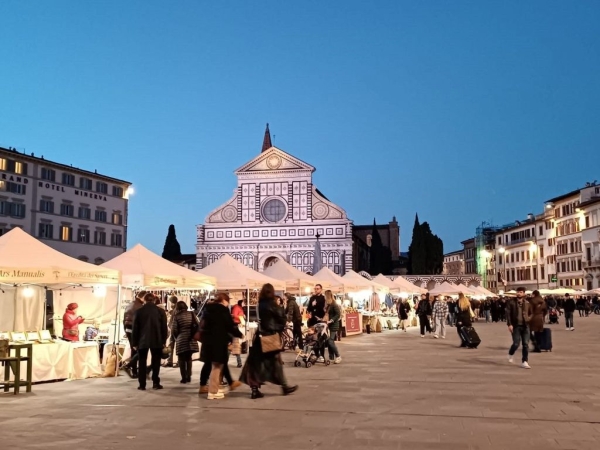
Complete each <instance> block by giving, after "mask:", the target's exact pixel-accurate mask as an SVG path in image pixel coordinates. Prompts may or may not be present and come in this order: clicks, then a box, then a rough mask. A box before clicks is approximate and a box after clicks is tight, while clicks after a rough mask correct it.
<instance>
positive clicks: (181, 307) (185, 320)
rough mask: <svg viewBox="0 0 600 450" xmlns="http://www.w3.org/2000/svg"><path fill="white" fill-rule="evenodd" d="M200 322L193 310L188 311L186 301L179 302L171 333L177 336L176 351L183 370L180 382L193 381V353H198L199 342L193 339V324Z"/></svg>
mask: <svg viewBox="0 0 600 450" xmlns="http://www.w3.org/2000/svg"><path fill="white" fill-rule="evenodd" d="M197 323H198V319H196V315H195V314H194V312H193V311H188V306H187V305H186V303H185V302H182V301H179V302H177V307H176V308H175V313H174V316H173V326H172V328H171V333H172V334H173V337H174V338H175V351H176V352H177V360H178V362H179V372H181V381H180V383H182V384H184V383H191V382H192V355H193V354H194V353H198V352H199V351H200V350H199V348H198V342H196V341H195V340H194V339H192V326H194V324H197Z"/></svg>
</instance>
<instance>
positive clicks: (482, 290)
mask: <svg viewBox="0 0 600 450" xmlns="http://www.w3.org/2000/svg"><path fill="white" fill-rule="evenodd" d="M471 288H472V289H474V290H476V291H477V292H479V293H480V294H481V295H485V296H486V297H498V295H497V294H494V293H493V292H492V291H488V290H487V289H486V288H484V287H483V286H471Z"/></svg>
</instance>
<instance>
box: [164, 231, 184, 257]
mask: <svg viewBox="0 0 600 450" xmlns="http://www.w3.org/2000/svg"><path fill="white" fill-rule="evenodd" d="M162 257H163V258H165V259H168V260H170V261H173V260H176V259H180V258H182V256H181V246H180V245H179V242H178V241H177V236H176V235H175V225H169V232H168V233H167V239H166V240H165V246H164V248H163V252H162Z"/></svg>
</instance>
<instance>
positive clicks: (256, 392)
mask: <svg viewBox="0 0 600 450" xmlns="http://www.w3.org/2000/svg"><path fill="white" fill-rule="evenodd" d="M264 396H265V394H263V393H262V392H260V391H259V390H258V388H252V394H251V395H250V398H251V399H252V400H256V399H257V398H263V397H264Z"/></svg>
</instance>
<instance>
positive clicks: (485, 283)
mask: <svg viewBox="0 0 600 450" xmlns="http://www.w3.org/2000/svg"><path fill="white" fill-rule="evenodd" d="M481 256H483V257H484V258H485V269H484V270H485V272H484V278H483V283H484V285H485V286H484V287H485V288H486V289H489V285H488V282H487V274H488V266H489V261H490V256H492V254H491V253H490V252H488V251H487V250H482V251H481Z"/></svg>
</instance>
